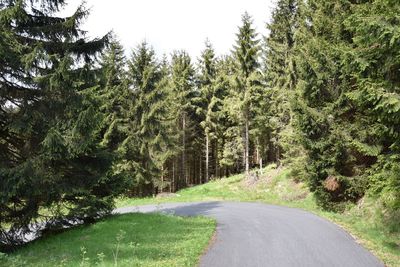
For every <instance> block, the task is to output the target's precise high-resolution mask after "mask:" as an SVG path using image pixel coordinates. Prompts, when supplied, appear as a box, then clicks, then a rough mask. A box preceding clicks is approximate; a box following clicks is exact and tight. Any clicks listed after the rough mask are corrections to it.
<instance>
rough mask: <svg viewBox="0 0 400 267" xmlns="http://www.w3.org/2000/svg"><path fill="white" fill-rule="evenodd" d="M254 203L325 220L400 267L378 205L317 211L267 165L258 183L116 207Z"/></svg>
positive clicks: (229, 181) (398, 249)
mask: <svg viewBox="0 0 400 267" xmlns="http://www.w3.org/2000/svg"><path fill="white" fill-rule="evenodd" d="M215 200H225V201H255V202H264V203H268V204H274V205H282V206H289V207H294V208H301V209H304V210H307V211H310V212H313V213H315V214H317V215H319V216H321V217H325V218H327V219H329V220H331V221H333V222H334V223H336V224H338V225H339V226H341V227H343V228H344V229H345V230H346V231H347V232H349V233H350V234H351V235H352V236H353V237H354V238H355V239H356V240H357V242H359V243H360V244H362V245H363V246H364V247H366V248H367V249H369V250H370V251H371V252H372V253H374V254H375V255H376V256H377V257H378V258H380V259H381V260H382V261H383V262H384V263H385V265H386V266H393V267H396V266H400V231H390V230H389V227H387V225H385V224H384V223H382V222H381V221H380V218H379V215H378V213H379V212H377V211H379V206H378V205H377V203H376V202H375V201H374V200H372V199H369V198H368V197H365V198H364V199H363V201H362V204H361V205H355V204H348V206H347V209H346V210H345V211H344V212H342V213H335V212H329V211H324V210H322V209H320V208H319V207H318V206H317V204H316V201H315V198H314V196H313V194H312V193H310V192H309V190H308V188H307V186H306V185H305V184H304V183H302V182H294V181H293V179H291V177H290V170H289V169H286V168H278V169H276V166H274V165H269V166H268V167H266V168H265V169H264V170H263V175H260V178H259V179H258V180H252V179H245V176H244V175H243V174H239V175H234V176H231V177H228V178H222V179H219V180H214V181H211V182H209V183H207V184H203V185H199V186H194V187H191V188H187V189H183V190H180V191H178V192H177V193H176V194H172V195H171V196H167V197H152V198H134V199H129V198H122V199H118V200H117V206H118V207H124V206H136V205H146V204H162V203H166V202H193V201H215Z"/></svg>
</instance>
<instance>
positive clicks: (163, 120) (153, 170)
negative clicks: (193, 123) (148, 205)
mask: <svg viewBox="0 0 400 267" xmlns="http://www.w3.org/2000/svg"><path fill="white" fill-rule="evenodd" d="M129 76H130V81H131V87H132V91H133V98H132V101H133V102H134V103H133V107H132V109H131V110H130V115H129V116H130V120H131V128H130V131H131V132H130V134H129V140H127V141H126V144H127V149H126V153H127V154H126V156H127V157H128V159H129V160H128V161H127V164H130V163H132V164H133V165H132V166H131V167H132V168H131V171H132V172H133V174H134V177H135V186H134V188H133V189H134V191H136V192H135V193H139V194H142V195H143V194H150V193H153V192H155V191H154V189H155V185H159V179H160V178H161V171H162V168H163V165H164V162H165V161H166V158H167V156H166V155H165V154H167V153H168V150H167V149H166V147H168V146H169V145H170V139H171V137H169V134H171V131H170V128H169V127H170V125H169V123H168V119H167V116H168V114H167V105H168V103H167V102H166V101H167V92H166V89H165V85H163V84H161V83H162V82H165V81H162V79H163V73H162V72H161V69H160V64H159V63H158V62H157V59H156V57H155V53H154V50H153V49H152V48H150V47H149V46H148V44H147V43H146V42H143V43H141V44H140V45H139V46H138V47H137V48H136V49H135V50H133V52H132V57H131V60H130V64H129ZM138 190H139V191H138Z"/></svg>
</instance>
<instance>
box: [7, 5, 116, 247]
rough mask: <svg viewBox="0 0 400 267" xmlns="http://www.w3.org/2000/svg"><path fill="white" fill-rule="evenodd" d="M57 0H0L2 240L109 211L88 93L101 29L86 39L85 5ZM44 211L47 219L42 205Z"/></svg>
mask: <svg viewBox="0 0 400 267" xmlns="http://www.w3.org/2000/svg"><path fill="white" fill-rule="evenodd" d="M64 4H65V2H64V1H62V0H59V1H57V0H52V1H49V0H44V1H40V2H37V1H13V0H11V1H3V2H2V9H1V11H0V36H1V38H0V61H1V64H0V73H1V75H0V76H1V77H0V88H1V90H0V124H1V130H0V147H1V149H0V158H1V161H0V176H1V179H0V183H1V184H0V188H1V191H0V198H1V204H0V214H1V221H0V224H1V228H0V235H1V246H2V247H3V248H4V247H7V246H10V245H15V244H18V243H21V242H22V239H23V235H24V234H25V233H27V232H29V231H31V229H32V228H31V227H29V225H30V224H31V223H33V222H34V221H35V220H36V219H39V218H40V219H41V220H45V222H46V226H47V227H50V226H57V225H60V224H63V223H64V222H66V223H70V222H71V221H75V220H78V221H82V220H83V221H91V220H93V219H95V218H97V217H99V216H102V215H104V214H107V213H109V212H110V211H111V209H112V207H113V196H115V195H116V194H118V192H119V190H120V189H121V188H120V185H121V184H122V183H120V180H119V177H118V176H114V175H112V174H111V173H110V172H109V169H110V166H111V165H112V163H113V160H114V155H113V153H112V151H111V150H110V149H109V148H108V147H107V146H105V145H102V144H101V141H102V139H103V138H102V137H101V135H100V134H99V132H100V131H101V128H102V127H103V126H102V122H103V114H102V113H101V112H99V106H98V103H97V101H96V99H95V98H94V97H93V94H92V93H93V87H94V86H96V81H97V79H96V73H98V72H96V71H94V69H95V67H94V66H95V65H96V56H97V55H98V54H99V53H100V52H101V51H102V49H103V48H104V47H105V45H106V43H107V39H108V35H107V36H105V37H103V38H101V39H95V40H88V39H87V38H85V36H84V32H83V31H82V30H80V29H79V25H80V23H81V21H82V20H83V19H84V18H85V17H86V16H87V15H88V11H87V10H86V9H85V8H84V7H83V6H81V7H79V8H78V9H77V11H76V12H75V13H74V14H73V15H72V16H70V17H67V18H60V17H56V16H54V14H55V13H56V12H58V11H60V10H61V8H62V7H63V6H64ZM43 209H46V210H47V215H46V217H43V216H41V211H42V210H43Z"/></svg>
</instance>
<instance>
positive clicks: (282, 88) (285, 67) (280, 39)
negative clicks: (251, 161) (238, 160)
mask: <svg viewBox="0 0 400 267" xmlns="http://www.w3.org/2000/svg"><path fill="white" fill-rule="evenodd" d="M297 2H298V1H297V0H280V1H278V3H277V5H276V7H275V10H274V11H273V14H272V21H271V22H270V23H269V24H268V25H267V29H268V30H269V35H268V37H267V38H266V39H265V59H264V73H265V80H266V84H267V86H268V95H269V97H268V98H269V105H268V107H267V110H268V112H267V113H268V116H269V122H268V126H269V131H268V132H269V133H267V134H268V135H270V139H271V140H272V142H271V144H270V146H269V149H270V152H273V155H271V156H272V159H273V160H274V161H278V162H279V160H280V158H281V157H282V154H283V153H284V154H285V156H286V158H287V159H288V160H289V161H293V158H295V157H298V146H299V144H296V139H297V136H293V132H294V131H293V127H292V120H293V114H292V111H291V105H290V99H291V98H293V94H294V88H295V85H296V69H295V61H294V51H293V48H294V43H295V38H294V34H295V32H296V29H297V24H298V22H297V20H298V4H297ZM282 150H283V151H282ZM270 154H271V153H270Z"/></svg>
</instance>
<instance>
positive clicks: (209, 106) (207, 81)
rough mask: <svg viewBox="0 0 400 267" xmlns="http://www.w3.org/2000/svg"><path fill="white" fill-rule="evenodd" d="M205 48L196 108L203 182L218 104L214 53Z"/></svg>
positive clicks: (206, 170) (206, 175) (210, 47)
mask: <svg viewBox="0 0 400 267" xmlns="http://www.w3.org/2000/svg"><path fill="white" fill-rule="evenodd" d="M205 45H206V48H205V49H204V50H203V52H202V54H201V58H200V61H199V70H200V75H199V77H198V81H199V88H200V94H201V95H200V97H199V101H198V102H199V103H197V104H198V108H197V113H200V116H201V118H202V121H201V126H202V127H203V129H204V137H205V161H206V162H205V182H208V180H209V170H210V146H211V144H210V141H211V139H213V136H212V135H213V132H214V129H215V127H216V125H215V113H214V111H215V105H217V104H218V99H217V98H216V96H215V89H216V86H215V78H216V59H215V52H214V49H213V47H212V45H211V44H210V42H209V41H208V40H207V41H206V44H205Z"/></svg>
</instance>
